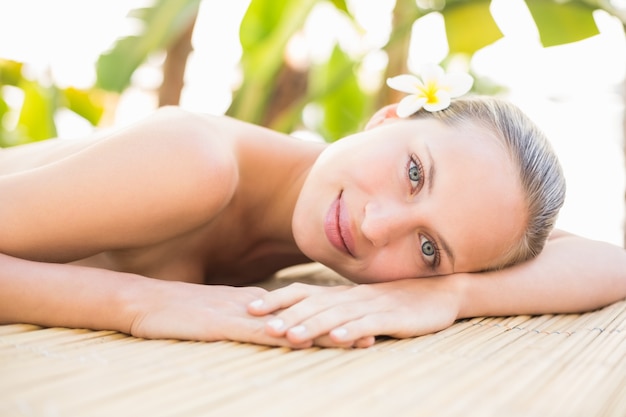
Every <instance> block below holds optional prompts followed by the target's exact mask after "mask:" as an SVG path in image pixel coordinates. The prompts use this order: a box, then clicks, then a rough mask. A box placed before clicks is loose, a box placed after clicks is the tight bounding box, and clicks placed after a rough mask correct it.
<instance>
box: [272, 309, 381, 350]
mask: <svg viewBox="0 0 626 417" xmlns="http://www.w3.org/2000/svg"><path fill="white" fill-rule="evenodd" d="M309 300H310V301H311V302H310V303H307V302H308V301H309ZM307 304H314V305H312V306H309V305H307ZM319 304H320V302H319V301H316V300H314V299H307V300H305V301H303V302H302V303H301V304H298V305H297V306H295V307H294V308H292V309H288V310H287V311H285V312H283V313H281V314H280V315H278V316H277V317H276V318H275V319H274V320H270V321H269V322H268V324H269V325H274V324H275V323H277V324H280V325H281V326H282V327H283V328H286V331H285V332H284V333H283V334H284V335H285V337H286V338H287V339H288V340H289V341H291V342H292V343H300V342H303V341H305V340H309V339H315V338H317V337H320V336H322V335H325V334H327V333H328V332H330V331H331V330H333V329H335V328H338V327H340V326H343V325H344V324H346V323H349V322H351V321H353V320H360V319H362V318H363V317H364V316H365V315H366V314H367V313H368V312H369V309H368V307H367V306H366V305H364V304H363V303H358V302H357V303H333V304H332V305H330V306H327V307H325V309H324V310H322V309H321V308H320V305H319ZM292 310H293V311H292ZM283 317H286V318H285V319H283ZM291 323H297V324H296V325H293V326H290V324H291ZM270 334H272V335H274V336H277V335H278V332H276V333H272V332H270ZM370 334H371V333H370ZM368 336H369V334H368ZM356 339H357V337H355V338H349V337H348V338H345V339H343V340H339V339H335V341H336V342H347V341H349V340H356Z"/></svg>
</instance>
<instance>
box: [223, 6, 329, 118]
mask: <svg viewBox="0 0 626 417" xmlns="http://www.w3.org/2000/svg"><path fill="white" fill-rule="evenodd" d="M317 1H318V0H281V1H275V0H271V1H268V0H252V2H251V3H250V5H249V7H248V10H247V11H246V14H245V16H244V18H243V20H242V23H241V27H240V31H239V36H240V40H241V45H242V47H243V55H242V57H241V67H242V69H243V84H242V86H241V87H240V88H239V90H238V91H237V92H236V93H235V95H234V97H233V102H232V103H231V106H230V107H229V109H228V112H227V114H228V115H229V116H232V117H235V118H238V119H241V120H246V121H248V122H252V123H261V121H262V120H263V114H262V113H263V108H264V106H265V104H266V103H267V101H268V100H269V98H270V95H271V93H272V91H275V88H273V84H274V83H275V82H276V78H275V77H276V75H277V74H278V72H279V70H280V68H281V66H282V65H283V61H284V60H283V55H284V52H285V47H286V46H287V43H288V42H289V39H291V37H292V36H293V34H294V33H296V32H297V31H298V30H299V29H301V28H302V26H303V25H304V22H305V21H306V18H307V17H308V15H309V12H310V11H311V9H312V8H313V6H315V4H316V3H317Z"/></svg>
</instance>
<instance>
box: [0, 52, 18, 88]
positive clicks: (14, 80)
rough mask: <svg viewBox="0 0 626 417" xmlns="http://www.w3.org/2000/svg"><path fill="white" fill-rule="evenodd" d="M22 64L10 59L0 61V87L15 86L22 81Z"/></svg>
mask: <svg viewBox="0 0 626 417" xmlns="http://www.w3.org/2000/svg"><path fill="white" fill-rule="evenodd" d="M23 66H24V64H23V63H21V62H17V61H13V60H10V59H0V85H14V86H17V85H18V84H19V83H20V81H21V80H22V67H23Z"/></svg>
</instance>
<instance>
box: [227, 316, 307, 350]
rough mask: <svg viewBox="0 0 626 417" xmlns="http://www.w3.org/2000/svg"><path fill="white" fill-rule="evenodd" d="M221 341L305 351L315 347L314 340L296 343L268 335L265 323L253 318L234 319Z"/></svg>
mask: <svg viewBox="0 0 626 417" xmlns="http://www.w3.org/2000/svg"><path fill="white" fill-rule="evenodd" d="M221 339H223V340H232V341H236V342H244V343H254V344H260V345H267V346H282V347H288V348H292V349H305V348H309V347H311V346H313V341H312V340H305V341H301V342H295V343H294V342H291V341H289V340H287V339H286V338H284V337H274V336H271V335H268V334H267V332H265V323H264V322H263V321H261V320H258V319H252V318H232V319H231V321H230V322H229V325H228V326H225V328H224V332H223V334H222V337H221Z"/></svg>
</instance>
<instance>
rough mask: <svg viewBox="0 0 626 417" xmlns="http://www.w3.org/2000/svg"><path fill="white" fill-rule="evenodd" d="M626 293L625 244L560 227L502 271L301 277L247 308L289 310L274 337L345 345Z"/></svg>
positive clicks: (565, 309) (570, 307) (272, 326)
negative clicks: (344, 281)
mask: <svg viewBox="0 0 626 417" xmlns="http://www.w3.org/2000/svg"><path fill="white" fill-rule="evenodd" d="M625 297H626V252H625V251H624V249H622V248H619V247H616V246H614V245H610V244H607V243H603V242H597V241H592V240H588V239H584V238H581V237H577V236H574V235H570V234H566V233H563V232H558V231H557V232H555V233H554V235H553V237H552V238H551V239H550V241H549V242H548V243H547V244H546V247H545V249H544V251H543V252H542V253H541V254H540V255H539V256H538V257H537V258H535V259H534V260H531V261H529V262H525V263H523V264H519V265H517V266H514V267H511V268H507V269H503V270H500V271H494V272H486V273H473V274H467V273H460V274H452V275H447V276H440V277H431V278H419V279H410V280H400V281H393V282H386V283H380V284H366V285H358V286H355V287H339V288H320V287H312V286H306V285H302V284H300V285H294V286H291V287H287V288H284V289H280V290H276V291H273V292H271V293H268V294H267V295H265V296H264V297H263V298H262V300H261V301H258V302H256V303H254V304H253V305H251V306H249V310H250V311H251V313H253V314H257V315H262V314H265V313H268V312H272V311H276V310H278V309H283V308H284V309H285V310H284V311H282V312H280V313H278V315H277V316H278V319H279V320H280V321H276V320H271V321H269V322H268V326H267V328H266V330H267V332H268V333H269V334H271V335H273V336H282V335H286V337H287V338H288V339H289V340H291V341H292V342H299V343H301V342H302V341H304V340H306V339H312V338H315V337H318V336H320V335H323V334H329V335H330V338H331V339H332V341H333V342H334V343H337V344H342V343H347V342H348V341H355V340H359V339H361V340H365V338H366V337H368V336H376V335H390V336H395V337H411V336H418V335H422V334H426V333H431V332H436V331H439V330H442V329H444V328H446V327H448V326H450V325H452V324H453V323H454V321H455V320H457V319H460V318H466V317H477V316H503V315H517V314H544V313H570V312H572V313H573V312H582V311H589V310H592V309H595V308H598V307H602V306H605V305H607V304H610V303H612V302H615V301H618V300H620V299H623V298H625ZM370 340H371V339H370Z"/></svg>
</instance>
